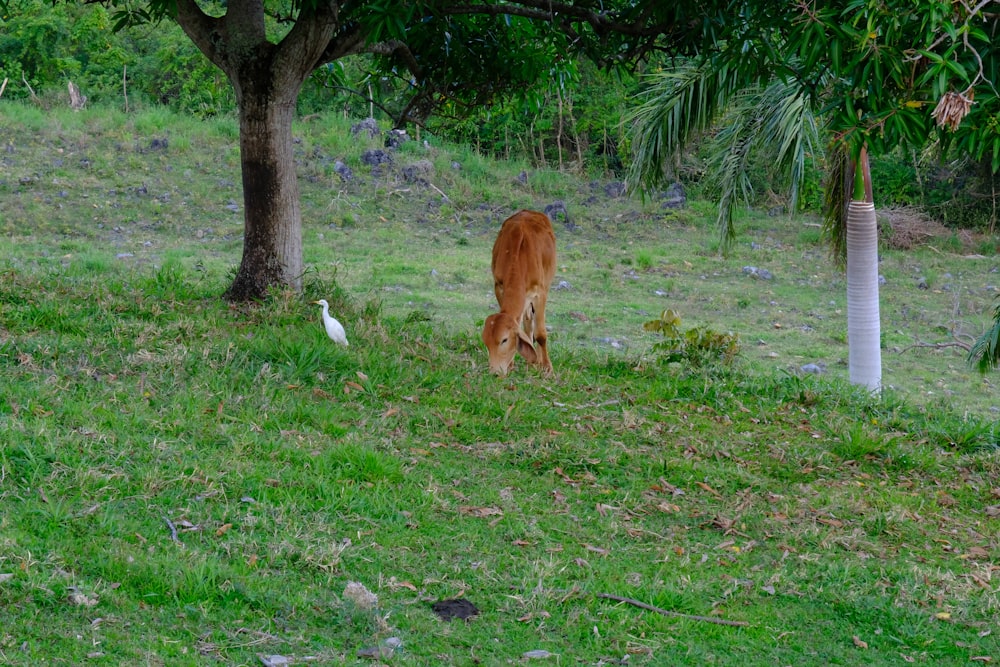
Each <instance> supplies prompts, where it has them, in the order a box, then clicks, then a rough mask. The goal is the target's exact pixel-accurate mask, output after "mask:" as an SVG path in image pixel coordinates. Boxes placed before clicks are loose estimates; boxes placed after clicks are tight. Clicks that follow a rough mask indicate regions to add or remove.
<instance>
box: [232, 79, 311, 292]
mask: <svg viewBox="0 0 1000 667" xmlns="http://www.w3.org/2000/svg"><path fill="white" fill-rule="evenodd" d="M296 92H297V91H296ZM240 98H241V99H240V101H239V110H240V161H241V168H242V175H243V210H244V216H245V219H244V237H243V258H242V260H241V261H240V267H239V269H238V270H237V272H236V278H235V279H234V280H233V284H232V285H231V286H230V288H229V290H228V291H227V292H226V298H228V299H230V300H233V301H247V300H252V299H261V298H263V297H264V296H266V295H267V291H268V289H270V288H271V287H274V286H281V285H284V286H288V287H291V288H293V289H295V290H299V289H301V288H302V209H301V207H300V204H299V183H298V179H297V177H296V174H295V159H294V156H293V154H292V119H293V117H294V115H295V101H294V100H295V95H294V94H293V95H291V96H289V95H287V93H285V94H281V95H279V94H274V93H272V94H266V93H262V92H260V91H244V94H243V95H240Z"/></svg>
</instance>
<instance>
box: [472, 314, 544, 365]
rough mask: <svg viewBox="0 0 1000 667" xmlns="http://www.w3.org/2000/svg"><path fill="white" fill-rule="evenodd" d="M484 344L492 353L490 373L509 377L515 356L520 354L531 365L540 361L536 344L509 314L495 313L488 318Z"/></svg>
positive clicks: (485, 326) (485, 325)
mask: <svg viewBox="0 0 1000 667" xmlns="http://www.w3.org/2000/svg"><path fill="white" fill-rule="evenodd" d="M483 342H484V343H486V349H487V350H488V351H489V353H490V371H492V372H493V373H496V374H497V375H507V373H508V372H510V369H511V366H512V365H513V363H514V355H515V354H516V353H518V352H520V353H521V356H522V357H524V358H525V359H527V360H528V362H529V363H532V364H533V363H536V362H537V361H538V355H537V354H536V353H535V346H534V343H533V342H532V340H531V339H530V338H528V336H527V334H525V333H524V331H522V330H521V325H520V324H519V323H518V321H517V320H515V319H514V318H513V317H511V316H510V315H508V314H507V313H493V314H492V315H490V316H489V317H487V318H486V324H484V325H483Z"/></svg>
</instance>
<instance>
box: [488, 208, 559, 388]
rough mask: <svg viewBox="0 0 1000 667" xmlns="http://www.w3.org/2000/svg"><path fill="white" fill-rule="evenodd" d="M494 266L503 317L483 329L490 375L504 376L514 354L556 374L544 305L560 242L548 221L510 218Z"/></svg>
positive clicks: (535, 216)
mask: <svg viewBox="0 0 1000 667" xmlns="http://www.w3.org/2000/svg"><path fill="white" fill-rule="evenodd" d="M492 266H493V291H494V292H495V293H496V295H497V301H498V302H499V303H500V312H499V313H494V314H493V315H490V316H489V317H487V318H486V324H485V325H484V326H483V342H484V343H486V349H487V350H488V351H489V354H490V370H491V371H492V372H494V373H496V374H498V375H506V374H507V373H508V372H509V371H510V369H511V365H512V363H513V361H514V354H515V353H520V355H521V356H522V357H524V358H525V359H526V360H527V361H528V363H532V364H535V365H536V366H538V367H539V368H540V369H541V370H542V372H544V373H545V374H546V375H548V374H550V373H552V362H551V361H549V352H548V350H547V349H546V347H545V341H546V338H547V336H546V333H545V300H546V299H547V298H548V294H549V284H550V283H551V282H552V278H553V277H554V276H555V273H556V237H555V234H554V233H553V232H552V223H551V222H549V217H548V216H547V215H545V214H544V213H538V212H537V211H519V212H518V213H515V214H514V215H512V216H510V217H509V218H507V219H506V220H505V221H504V223H503V226H502V227H501V228H500V234H499V235H498V236H497V240H496V243H494V244H493V265H492ZM536 343H537V344H538V347H537V349H536V347H535V344H536Z"/></svg>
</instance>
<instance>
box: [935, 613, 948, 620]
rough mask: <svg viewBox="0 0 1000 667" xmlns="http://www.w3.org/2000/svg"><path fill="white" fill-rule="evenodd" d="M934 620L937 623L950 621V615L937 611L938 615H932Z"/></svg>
mask: <svg viewBox="0 0 1000 667" xmlns="http://www.w3.org/2000/svg"><path fill="white" fill-rule="evenodd" d="M934 618H936V619H937V620H939V621H950V620H951V614H949V613H948V612H946V611H939V612H938V613H936V614H934Z"/></svg>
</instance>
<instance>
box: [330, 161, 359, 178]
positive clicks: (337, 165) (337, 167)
mask: <svg viewBox="0 0 1000 667" xmlns="http://www.w3.org/2000/svg"><path fill="white" fill-rule="evenodd" d="M333 171H334V172H335V173H336V174H337V175H338V176H340V180H341V181H344V182H345V183H346V182H347V181H350V180H351V179H353V178H354V172H353V171H351V168H350V167H348V166H347V165H346V164H344V163H343V162H341V161H340V160H337V161H336V162H334V163H333Z"/></svg>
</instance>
